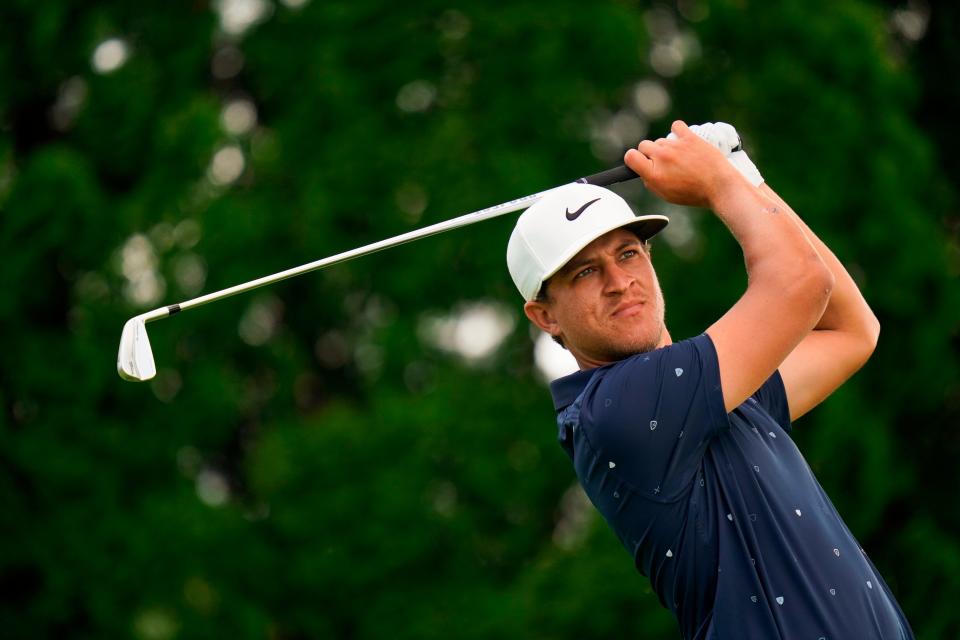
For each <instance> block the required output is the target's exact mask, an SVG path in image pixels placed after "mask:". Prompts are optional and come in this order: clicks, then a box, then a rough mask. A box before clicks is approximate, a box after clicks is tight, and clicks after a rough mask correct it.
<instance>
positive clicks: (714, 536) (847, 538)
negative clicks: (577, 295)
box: [551, 334, 913, 640]
mask: <svg viewBox="0 0 960 640" xmlns="http://www.w3.org/2000/svg"><path fill="white" fill-rule="evenodd" d="M551 391H552V393H553V397H554V405H555V408H556V410H557V412H558V415H557V424H558V427H559V440H560V444H561V445H562V446H563V448H564V450H565V451H566V452H567V453H568V454H569V455H570V458H571V459H572V461H573V464H574V468H575V470H576V474H577V477H578V478H579V480H580V483H581V485H582V486H583V488H584V490H585V491H586V494H587V495H588V496H589V498H590V500H591V501H592V502H593V504H594V505H595V506H596V508H597V509H598V510H599V511H600V513H601V514H602V515H603V517H604V518H605V519H606V521H607V523H608V524H609V525H610V527H611V528H612V529H613V531H614V532H615V533H616V535H617V537H618V538H619V539H620V541H621V542H622V543H623V545H624V546H625V547H626V548H627V551H629V552H630V554H631V555H632V556H633V558H634V562H635V565H636V567H637V570H638V571H640V573H642V574H643V575H645V576H648V577H649V578H650V583H651V584H652V586H653V589H654V591H656V593H657V595H658V596H659V598H660V602H661V603H662V604H663V606H665V607H666V608H667V609H669V610H670V611H672V612H673V614H674V615H675V616H676V618H677V620H678V622H679V624H680V630H681V632H682V633H683V637H684V638H687V639H697V640H700V639H727V638H738V639H739V638H762V639H765V640H766V639H772V638H790V639H793V638H797V639H804V640H824V639H825V640H841V639H844V640H846V639H854V638H856V639H858V640H859V639H866V638H884V639H889V640H894V639H896V640H900V639H902V638H913V633H912V631H911V630H910V626H909V624H908V623H907V620H906V618H905V617H904V615H903V612H902V611H901V610H900V607H899V605H898V604H897V602H896V600H895V599H894V597H893V595H892V594H891V592H890V589H889V588H888V587H887V585H886V583H885V582H884V581H883V579H882V578H881V577H880V574H879V573H878V572H877V570H876V568H875V567H874V566H873V564H872V563H871V562H870V560H869V559H868V558H867V556H866V554H865V553H864V552H863V550H862V549H861V548H860V545H859V544H858V543H857V541H856V539H855V538H854V537H853V534H852V533H850V530H849V529H848V528H847V526H846V525H845V524H844V522H843V520H842V519H841V518H840V515H839V514H838V513H837V511H836V509H835V508H834V506H833V504H832V503H831V502H830V499H829V498H828V497H827V494H826V493H825V492H824V491H823V488H821V487H820V483H818V482H817V479H816V478H815V477H814V475H813V472H812V471H811V470H810V467H809V466H808V465H807V463H806V461H805V460H804V459H803V456H802V455H801V454H800V451H799V450H798V449H797V447H796V445H795V444H794V442H793V440H792V439H791V438H790V435H789V433H790V430H791V425H790V413H789V409H788V407H787V399H786V394H785V392H784V388H783V381H782V379H781V378H780V374H779V372H774V374H773V375H772V376H770V378H769V379H768V380H767V381H766V382H764V384H763V385H762V386H761V387H760V388H759V389H758V390H757V391H756V393H754V394H753V395H752V396H751V397H750V398H748V399H747V401H745V402H744V403H743V404H741V405H740V406H739V407H737V408H736V409H734V410H733V411H732V412H730V413H727V412H726V411H725V409H724V403H723V393H722V391H721V388H720V370H719V367H718V365H717V354H716V350H715V349H714V346H713V341H712V340H711V339H710V337H709V336H708V335H707V334H701V335H699V336H697V337H695V338H692V339H689V340H683V341H681V342H677V343H675V344H672V345H670V346H667V347H663V348H661V349H657V350H655V351H651V352H649V353H644V354H638V355H635V356H632V357H630V358H627V359H625V360H621V361H620V362H616V363H614V364H610V365H607V366H603V367H599V368H596V369H590V370H587V371H580V372H577V373H574V374H572V375H570V376H566V377H564V378H561V379H559V380H557V381H555V382H554V383H553V384H552V385H551Z"/></svg>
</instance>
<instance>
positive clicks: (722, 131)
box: [667, 122, 763, 187]
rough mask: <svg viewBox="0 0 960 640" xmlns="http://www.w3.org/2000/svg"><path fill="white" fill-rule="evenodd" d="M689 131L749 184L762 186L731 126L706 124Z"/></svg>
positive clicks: (698, 125) (759, 177)
mask: <svg viewBox="0 0 960 640" xmlns="http://www.w3.org/2000/svg"><path fill="white" fill-rule="evenodd" d="M690 130H691V131H693V132H694V133H695V134H697V135H698V136H700V137H701V138H703V139H704V140H706V141H707V142H709V143H710V144H712V145H713V146H715V147H716V148H717V149H720V151H722V152H723V154H724V155H725V156H727V160H728V161H729V162H730V164H732V165H733V167H734V168H735V169H736V170H737V171H739V172H740V173H741V174H742V175H743V177H745V178H746V179H747V180H749V181H750V184H752V185H753V186H755V187H759V186H760V185H761V184H763V176H761V175H760V171H758V170H757V167H756V165H755V164H753V161H751V160H750V157H749V156H747V152H746V151H744V150H743V146H742V145H741V144H740V135H739V134H738V133H737V130H736V129H734V128H733V126H731V125H729V124H727V123H726V122H706V123H704V124H695V125H693V126H691V127H690ZM676 137H677V136H676V135H675V134H673V133H671V134H669V135H668V136H667V138H668V139H670V138H676Z"/></svg>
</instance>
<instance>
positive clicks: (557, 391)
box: [550, 369, 597, 411]
mask: <svg viewBox="0 0 960 640" xmlns="http://www.w3.org/2000/svg"><path fill="white" fill-rule="evenodd" d="M596 371H597V370H596V369H585V370H583V371H577V372H575V373H571V374H570V375H568V376H563V377H562V378H557V379H556V380H554V381H553V382H551V383H550V393H551V394H552V395H553V408H554V410H556V411H560V410H561V409H565V408H567V407H569V406H570V405H571V404H573V401H574V400H576V399H577V396H579V395H580V394H581V393H582V392H583V390H584V388H585V387H586V386H587V383H588V382H590V378H592V377H593V374H594V373H595V372H596Z"/></svg>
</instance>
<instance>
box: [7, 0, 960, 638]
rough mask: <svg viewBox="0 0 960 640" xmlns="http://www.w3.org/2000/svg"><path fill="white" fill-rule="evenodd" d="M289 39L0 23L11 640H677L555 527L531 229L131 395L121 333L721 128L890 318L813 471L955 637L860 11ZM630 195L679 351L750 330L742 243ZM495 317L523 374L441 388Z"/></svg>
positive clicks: (545, 20) (215, 313)
mask: <svg viewBox="0 0 960 640" xmlns="http://www.w3.org/2000/svg"><path fill="white" fill-rule="evenodd" d="M301 4H302V3H299V2H294V1H293V0H287V1H286V2H278V3H273V2H271V1H270V0H263V1H262V2H260V1H258V2H253V1H252V0H251V2H247V3H235V2H230V1H228V0H222V1H218V2H214V3H213V8H212V9H211V8H210V7H208V6H207V5H206V3H192V4H189V3H188V4H182V5H176V6H173V5H170V4H169V3H136V4H129V3H110V2H98V3H93V4H91V3H80V2H75V1H73V2H66V1H62V0H59V1H57V2H52V1H50V0H38V1H35V2H24V1H22V0H21V1H13V2H7V3H5V4H4V6H3V8H2V9H0V72H2V77H3V78H4V81H3V82H0V130H2V132H3V134H2V137H0V220H2V225H0V251H2V255H3V261H2V262H0V268H2V274H3V278H2V280H3V283H4V286H3V287H2V288H0V323H2V326H3V329H4V335H5V336H6V340H5V343H4V349H2V350H0V365H2V367H0V400H2V403H3V412H2V413H0V505H2V509H0V531H2V532H3V539H2V540H3V544H2V545H0V593H2V594H3V597H2V604H0V625H2V628H3V629H4V635H9V636H10V637H50V636H53V637H67V636H69V637H96V638H104V637H130V636H133V637H138V638H144V639H157V640H162V639H165V638H174V637H177V638H222V637H237V638H248V637H249V638H261V637H272V638H316V637H338V638H381V637H391V638H411V639H412V638H447V637H458V638H460V637H464V638H474V637H475V638H489V637H506V638H511V637H515V638H560V637H578V638H601V637H611V636H623V635H630V636H633V637H644V638H674V637H677V631H676V625H675V623H674V622H673V620H672V619H671V617H670V616H669V615H668V614H667V613H666V611H665V610H663V609H662V608H661V607H660V605H659V603H658V601H657V598H656V596H655V595H654V594H653V593H652V592H651V590H650V588H649V585H648V583H647V581H646V579H645V578H643V577H641V576H639V575H638V574H637V573H636V572H635V571H634V570H633V568H632V566H631V563H630V559H629V557H628V556H627V555H626V553H625V552H624V551H623V549H622V548H620V547H619V545H618V543H617V542H616V539H615V538H614V536H612V535H611V533H610V532H609V531H608V530H607V528H606V526H605V525H604V524H603V522H602V521H601V520H600V519H599V517H598V516H597V515H596V514H595V513H594V512H593V511H592V509H591V508H590V507H589V504H587V503H585V501H584V500H585V499H584V498H583V496H582V494H581V493H579V491H578V490H576V489H575V488H571V486H572V484H573V482H574V477H573V473H572V471H571V469H570V467H569V463H568V461H567V459H566V457H565V456H564V455H563V454H562V452H561V451H560V449H559V448H558V447H557V446H556V443H555V430H554V426H553V420H552V414H551V404H550V401H549V395H548V393H547V390H546V389H545V388H544V385H543V383H542V382H541V380H540V377H539V375H538V373H537V370H536V367H535V366H534V359H533V355H532V343H531V340H530V332H529V331H528V330H527V327H526V323H525V321H524V320H523V319H522V314H521V313H520V304H519V302H520V300H519V298H518V297H517V295H516V293H515V291H514V290H513V287H512V285H511V283H510V281H509V277H508V275H507V273H506V269H505V266H504V249H505V245H506V239H507V236H508V234H509V230H510V228H511V225H512V217H509V219H500V220H494V221H489V222H486V223H483V224H479V225H476V226H472V227H470V228H468V229H465V230H459V231H455V232H451V233H448V234H444V235H443V236H438V237H434V238H431V239H428V240H424V241H421V242H419V243H417V244H415V245H408V246H405V247H401V248H398V249H394V250H391V251H389V252H385V253H381V254H377V255H374V256H370V257H368V258H364V259H362V260H359V261H356V262H352V263H349V264H345V265H340V266H337V267H334V268H331V269H329V270H326V271H323V272H319V273H316V274H312V275H310V276H305V277H302V278H299V279H296V280H292V281H289V282H286V283H283V284H280V285H276V286H274V287H271V288H270V289H269V290H263V291H260V292H256V293H252V294H247V295H244V296H242V297H237V298H234V299H231V300H229V301H224V302H221V303H218V304H217V305H214V306H211V307H204V308H202V309H198V310H196V311H191V312H190V313H189V314H187V315H185V316H179V317H177V318H174V319H171V320H168V321H166V322H163V323H160V324H154V325H151V341H152V343H153V348H154V352H155V354H156V358H157V363H158V367H159V373H158V376H157V378H156V379H155V380H154V381H152V382H151V383H149V384H130V383H125V382H122V381H120V380H119V379H118V378H117V377H116V375H115V373H114V371H113V365H112V361H113V358H114V354H115V349H116V345H117V341H118V338H119V333H120V328H121V326H122V324H123V321H124V320H125V319H126V318H128V317H130V316H132V315H134V314H135V313H139V312H140V311H142V310H145V309H148V308H151V307H154V306H159V305H160V304H162V303H171V302H175V301H177V300H183V299H187V298H190V297H193V296H195V295H198V294H199V293H200V292H206V291H213V290H215V289H218V288H221V287H224V286H229V285H232V284H235V283H237V282H241V281H244V280H247V279H251V278H254V277H257V276H260V275H263V274H266V273H270V272H273V271H276V270H279V269H282V268H286V267H289V266H293V265H296V264H300V263H303V262H307V261H310V260H314V259H316V258H318V257H321V256H325V255H329V254H333V253H336V252H339V251H342V250H345V249H348V248H352V247H355V246H359V245H362V244H366V243H369V242H372V241H375V240H378V239H381V238H384V237H388V236H391V235H394V234H397V233H401V232H403V231H406V230H409V229H411V228H413V227H415V226H419V225H423V224H427V223H431V222H436V221H439V220H442V219H446V218H448V217H452V216H453V215H455V214H457V213H459V212H465V211H469V210H473V209H478V208H481V207H484V206H487V205H490V204H493V203H496V202H501V201H504V200H508V199H511V198H514V197H517V196H520V195H524V194H528V193H532V192H535V191H537V190H539V189H542V188H546V187H548V186H552V185H555V184H559V183H560V182H562V181H565V180H569V179H573V178H575V177H577V176H579V175H583V174H586V173H590V172H593V171H596V170H599V169H601V168H605V167H606V166H608V165H612V164H613V163H615V162H616V161H617V158H618V156H619V155H620V154H621V153H622V151H623V148H624V147H625V146H627V145H630V144H633V143H635V142H636V141H637V139H639V138H641V137H643V136H645V135H650V136H659V135H662V134H663V133H665V132H666V131H667V128H668V126H669V123H670V121H671V120H672V119H673V118H677V117H682V118H684V119H686V120H687V121H688V122H699V121H708V120H724V121H729V122H732V123H734V124H735V125H736V126H737V127H738V129H739V130H740V131H741V133H742V135H743V137H744V140H745V142H746V144H747V146H748V148H749V150H750V151H751V154H752V155H753V157H754V159H755V160H756V162H757V164H758V165H759V166H760V168H761V170H762V171H763V173H764V174H765V176H766V177H767V179H768V180H769V182H770V183H771V184H772V185H773V186H774V188H776V189H777V190H778V191H780V193H781V194H782V195H783V196H784V197H785V199H787V200H788V201H789V202H791V203H792V204H793V205H794V207H795V209H796V210H797V211H798V212H799V213H800V214H801V215H802V216H803V217H804V218H805V219H806V220H808V222H809V223H810V225H811V226H812V227H813V229H814V230H815V231H816V232H817V233H818V234H820V235H821V237H822V238H823V239H824V240H825V241H826V242H827V244H828V245H829V246H831V247H832V248H833V249H834V251H835V253H836V254H837V255H838V256H839V257H840V259H841V260H842V261H843V262H844V263H845V264H847V265H848V266H849V269H850V271H851V273H852V274H853V275H854V276H855V278H857V280H858V282H859V283H860V284H861V287H862V289H863V291H864V293H865V295H866V297H867V299H868V300H869V301H870V303H871V304H872V306H873V307H874V309H875V310H876V312H877V314H878V316H879V317H880V320H881V323H882V325H883V335H882V337H881V343H880V346H879V348H878V350H877V352H876V354H875V356H874V358H873V359H872V360H871V361H870V363H869V364H868V365H867V366H866V368H865V369H864V370H863V371H862V372H860V373H858V374H857V375H856V376H855V377H854V378H853V379H852V380H851V381H850V382H849V383H847V385H845V386H844V387H843V388H842V389H841V390H840V391H838V392H837V393H836V394H835V395H834V396H833V397H831V398H830V399H829V400H828V401H827V402H826V403H825V404H824V405H823V406H822V407H820V408H818V409H817V410H815V411H814V412H812V413H811V414H810V416H809V417H806V418H804V419H803V420H802V421H801V422H799V423H798V428H797V431H796V437H797V440H798V442H799V443H800V446H801V449H802V450H803V451H804V452H805V455H806V456H807V459H808V461H809V462H810V464H811V466H812V467H813V469H814V470H815V472H816V473H817V475H818V477H819V478H820V480H821V482H822V484H823V485H824V486H825V488H826V489H827V491H828V493H829V494H830V495H831V496H832V498H833V499H834V501H835V503H836V504H837V506H838V508H839V509H840V511H841V513H842V514H844V516H845V518H846V520H847V522H848V524H849V525H850V526H851V528H852V529H853V531H854V533H855V534H856V535H857V536H858V538H859V539H860V540H861V542H862V543H863V545H864V547H865V548H866V550H867V551H868V553H870V555H871V557H872V558H873V560H874V561H875V563H876V564H878V566H879V567H880V569H881V572H882V573H883V574H884V576H885V577H886V578H887V579H888V581H889V582H890V583H891V585H892V587H893V589H894V591H895V592H896V593H897V596H898V598H899V600H900V602H901V603H902V604H903V606H904V608H905V610H906V612H907V615H908V617H909V618H910V619H911V621H912V623H913V625H914V627H915V629H916V631H917V632H918V634H919V636H920V637H923V638H940V637H953V636H956V635H957V634H958V633H960V618H958V616H957V614H956V611H955V606H954V603H955V602H956V601H957V600H958V599H960V582H958V580H957V578H956V577H955V576H956V575H957V568H958V566H960V549H958V545H957V542H956V536H957V534H958V532H960V522H958V519H957V511H956V509H954V508H953V507H952V505H953V504H954V503H955V499H954V496H953V492H954V490H955V487H956V484H957V475H956V471H955V469H954V468H953V467H951V466H948V465H949V464H950V461H951V460H952V459H955V455H953V456H951V454H957V453H960V452H958V445H957V439H956V436H955V435H954V434H955V428H956V424H957V417H958V412H960V370H958V369H960V368H958V357H957V351H958V349H957V328H958V323H957V318H958V317H960V297H958V290H957V287H956V279H957V275H958V261H957V257H956V256H957V255H960V250H958V248H957V247H958V245H957V241H956V238H955V237H953V238H950V237H947V236H946V235H945V228H946V226H945V223H944V221H945V219H947V218H946V213H945V212H949V211H950V207H952V206H955V204H954V203H955V202H956V200H955V199H954V198H955V195H954V193H953V192H952V191H951V189H950V186H949V185H948V183H947V182H946V180H945V176H944V174H943V173H942V172H941V171H940V170H939V169H938V163H937V150H936V148H935V146H934V144H935V143H936V138H937V136H938V130H937V129H935V128H930V127H931V124H930V121H924V122H921V123H919V124H918V123H917V121H916V119H915V118H914V117H913V116H912V113H913V110H914V107H915V105H916V103H917V99H918V94H919V92H920V91H921V89H922V86H925V85H919V84H918V82H917V81H916V79H915V78H914V76H913V75H912V74H911V72H910V69H909V67H908V66H906V65H907V64H908V63H909V62H910V61H911V60H913V58H910V57H908V56H907V57H905V56H904V55H902V52H901V54H898V53H897V50H896V49H895V46H896V42H895V39H893V38H892V37H891V36H890V34H889V31H888V28H887V15H886V14H885V13H884V12H883V11H882V10H881V9H880V8H879V7H878V6H877V5H871V4H866V3H864V2H854V1H849V2H844V3H827V2H824V1H822V0H821V1H818V2H813V3H811V2H800V0H788V1H787V2H781V3H750V2H743V1H741V2H734V1H733V0H711V1H710V2H706V3H701V2H687V1H684V2H681V3H679V5H678V8H674V7H669V6H666V5H656V6H648V5H645V4H639V3H622V2H596V3H588V4H584V3H577V4H571V3H563V2H551V3H538V4H537V5H512V6H505V7H498V8H496V9H494V8H492V7H488V6H487V5H484V4H482V3H473V4H466V5H460V6H458V7H457V8H455V9H454V8H450V7H449V6H448V5H445V4H442V3H441V4H438V3H432V2H422V3H416V4H414V5H404V4H402V3H401V4H398V3H394V4H393V5H385V4H383V3H374V2H370V1H369V0H360V1H357V2H351V3H326V2H316V1H313V2H309V3H307V4H304V5H303V6H301ZM258 7H259V10H262V11H263V13H262V14H260V15H259V17H258V19H257V20H256V21H254V22H253V23H251V24H246V25H244V24H242V22H243V21H242V20H241V19H242V18H243V17H244V15H248V16H253V15H254V14H256V11H257V8H258ZM244 10H247V11H249V10H253V11H254V13H253V14H249V13H248V14H244ZM254 17H256V16H254ZM237 20H240V21H239V22H238V21H237ZM111 38H119V40H118V41H115V42H113V43H112V44H111V45H110V46H107V47H106V48H104V46H106V45H104V44H103V43H104V42H108V41H109V40H110V39H111ZM111 47H112V48H111ZM916 59H917V60H918V62H917V64H925V65H927V66H924V67H922V69H923V73H921V74H919V77H920V78H921V79H922V80H923V81H924V82H927V83H929V82H935V78H936V73H942V72H938V71H936V70H933V71H931V68H933V66H934V64H935V63H934V62H930V61H929V59H928V58H926V57H923V56H918V57H917V58H916ZM114 67H115V68H114ZM931 78H932V79H931ZM231 105H232V107H231ZM228 107H230V108H228ZM251 107H252V108H253V111H251ZM251 117H252V118H254V119H255V125H254V126H251V124H252V123H253V122H254V121H252V120H251ZM941 122H942V120H941ZM924 127H926V128H924ZM622 191H623V193H624V194H625V195H627V196H628V197H630V198H631V199H633V200H634V202H635V203H636V204H637V206H639V207H643V208H650V209H656V210H664V211H667V212H668V213H670V214H671V215H673V216H674V225H672V229H673V231H671V233H670V234H666V235H665V236H664V238H663V239H662V240H660V241H658V243H657V245H658V246H657V247H656V249H655V252H654V256H655V258H654V261H655V264H656V266H657V269H658V273H659V275H660V278H661V282H662V284H663V287H664V291H665V295H666V298H667V302H668V317H667V320H668V325H669V327H670V329H671V333H672V334H673V336H674V338H675V339H680V338H684V337H687V336H690V335H694V334H696V333H699V332H700V331H702V330H703V329H704V328H705V327H706V326H707V325H708V324H709V323H710V322H712V321H713V320H714V319H715V318H717V317H718V316H719V315H720V314H722V313H723V312H724V311H725V310H726V309H727V308H728V307H729V306H730V305H731V304H732V303H733V302H734V301H735V300H736V298H737V296H738V295H739V294H740V292H742V290H743V287H744V284H745V280H744V275H743V274H744V271H743V266H742V258H741V256H740V253H739V250H738V248H737V246H736V243H735V242H734V241H733V240H732V238H731V237H730V236H729V234H728V233H727V232H726V230H725V229H723V227H722V225H721V224H720V223H719V222H718V221H717V220H716V219H715V218H713V217H712V216H711V215H710V214H709V213H706V212H701V211H691V210H683V209H678V208H675V207H669V206H666V205H664V204H663V203H659V202H656V201H655V200H653V199H652V198H650V197H649V196H646V195H645V194H643V193H642V190H641V189H639V188H638V186H637V185H625V186H624V187H623V189H622ZM953 215H954V218H953V219H954V220H955V219H956V217H955V213H954V214H953ZM477 302H482V303H484V304H488V305H491V304H492V305H495V306H493V307H489V308H493V309H501V311H500V312H499V313H500V314H501V315H502V314H504V311H502V310H503V309H506V310H508V311H507V312H506V315H505V318H504V319H503V320H502V321H501V322H502V323H503V324H504V326H508V327H509V326H512V327H513V329H512V331H511V332H510V333H509V335H508V336H507V338H506V340H505V341H504V342H503V343H502V344H501V345H500V346H499V348H498V349H497V350H496V351H495V352H494V353H493V354H492V355H487V356H485V357H481V358H479V359H470V358H466V357H462V356H457V355H456V354H455V353H451V352H450V351H449V350H444V349H442V348H439V347H438V346H437V345H436V344H435V340H431V333H432V334H434V335H436V334H437V332H438V331H440V330H441V329H439V328H438V327H439V326H440V325H439V324H438V321H437V320H436V319H437V318H440V317H443V316H444V315H448V314H450V313H453V312H456V311H458V310H463V309H467V308H471V307H469V305H470V304H474V305H475V304H476V303H477ZM474 308H475V307H474ZM431 318H432V319H433V320H431Z"/></svg>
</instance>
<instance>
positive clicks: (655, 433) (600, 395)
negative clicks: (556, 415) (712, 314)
mask: <svg viewBox="0 0 960 640" xmlns="http://www.w3.org/2000/svg"><path fill="white" fill-rule="evenodd" d="M580 421H581V425H582V427H583V429H584V435H585V436H586V437H587V438H588V439H589V440H590V444H591V447H592V448H593V449H594V450H595V451H596V452H597V453H598V454H599V455H600V456H601V457H603V458H605V459H607V464H608V465H610V467H609V468H610V469H611V470H613V471H615V472H616V475H617V476H618V477H620V478H621V479H622V480H624V481H626V482H629V483H630V484H631V485H633V486H634V488H635V489H636V490H638V491H640V492H641V493H643V494H648V495H650V496H653V497H657V498H660V499H667V500H668V499H670V498H671V497H672V496H674V495H676V494H677V493H678V492H679V491H681V490H682V489H683V488H684V487H685V486H687V484H688V483H689V481H690V480H691V479H692V478H693V476H694V474H695V473H696V470H697V468H698V467H699V464H700V461H701V459H702V456H703V452H704V451H705V450H706V447H707V444H708V443H709V441H710V440H711V439H712V438H713V437H715V436H716V435H717V434H718V433H720V432H721V431H722V430H724V429H727V428H729V421H728V419H727V413H726V411H725V408H724V403H723V391H722V389H721V386H720V369H719V365H718V363H717V352H716V350H715V348H714V345H713V341H712V340H711V339H710V337H709V336H708V335H707V334H701V335H699V336H697V337H695V338H691V339H689V340H683V341H680V342H677V343H675V344H672V345H670V346H667V347H663V348H660V349H657V350H655V351H651V352H648V353H645V354H638V355H635V356H631V357H630V358H627V359H625V360H622V361H621V362H619V363H617V364H616V365H614V366H612V367H610V368H609V369H607V370H606V371H604V372H603V373H602V375H597V376H596V377H595V378H594V380H593V381H591V384H590V386H589V387H588V388H587V389H586V390H585V392H584V396H583V402H582V405H581V413H580Z"/></svg>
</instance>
